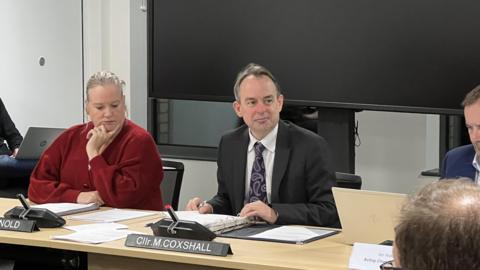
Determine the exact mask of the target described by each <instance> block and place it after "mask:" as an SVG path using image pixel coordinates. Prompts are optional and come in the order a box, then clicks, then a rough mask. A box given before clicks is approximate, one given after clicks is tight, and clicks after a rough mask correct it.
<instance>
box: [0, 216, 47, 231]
mask: <svg viewBox="0 0 480 270" xmlns="http://www.w3.org/2000/svg"><path fill="white" fill-rule="evenodd" d="M0 230H3V231H16V232H33V231H38V227H37V225H36V223H35V221H34V220H26V219H11V218H0Z"/></svg>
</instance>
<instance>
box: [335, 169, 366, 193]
mask: <svg viewBox="0 0 480 270" xmlns="http://www.w3.org/2000/svg"><path fill="white" fill-rule="evenodd" d="M335 177H336V178H337V187H341V188H351V189H361V188H362V177H360V176H359V175H355V174H351V173H342V172H335Z"/></svg>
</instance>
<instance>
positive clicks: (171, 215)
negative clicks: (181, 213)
mask: <svg viewBox="0 0 480 270" xmlns="http://www.w3.org/2000/svg"><path fill="white" fill-rule="evenodd" d="M165 209H167V212H168V215H170V218H172V220H173V222H178V220H179V218H178V216H177V214H176V213H175V210H173V208H172V206H171V205H170V204H167V205H165Z"/></svg>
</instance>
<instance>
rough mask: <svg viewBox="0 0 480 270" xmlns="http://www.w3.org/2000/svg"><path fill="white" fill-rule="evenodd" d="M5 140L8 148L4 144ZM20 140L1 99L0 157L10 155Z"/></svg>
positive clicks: (20, 136) (18, 133)
mask: <svg viewBox="0 0 480 270" xmlns="http://www.w3.org/2000/svg"><path fill="white" fill-rule="evenodd" d="M5 140H6V141H7V143H8V146H7V144H5ZM22 140H23V137H22V135H20V132H18V129H17V128H16V127H15V124H13V121H12V119H11V118H10V115H8V112H7V109H6V108H5V105H3V102H2V99H0V155H10V154H11V153H12V152H11V151H13V150H14V149H15V148H18V147H19V146H20V143H22Z"/></svg>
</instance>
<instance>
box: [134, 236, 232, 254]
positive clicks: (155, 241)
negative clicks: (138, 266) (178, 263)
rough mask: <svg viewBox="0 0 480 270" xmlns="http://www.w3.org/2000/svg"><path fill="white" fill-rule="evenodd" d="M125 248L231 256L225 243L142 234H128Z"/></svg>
mask: <svg viewBox="0 0 480 270" xmlns="http://www.w3.org/2000/svg"><path fill="white" fill-rule="evenodd" d="M125 246H127V247H137V248H149V249H160V250H169V251H179V252H187V253H197V254H206V255H215V256H227V255H228V254H232V249H231V248H230V245H229V244H226V243H219V242H213V241H201V240H193V239H182V238H171V237H161V236H153V235H143V234H129V235H128V236H127V239H126V240H125Z"/></svg>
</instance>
